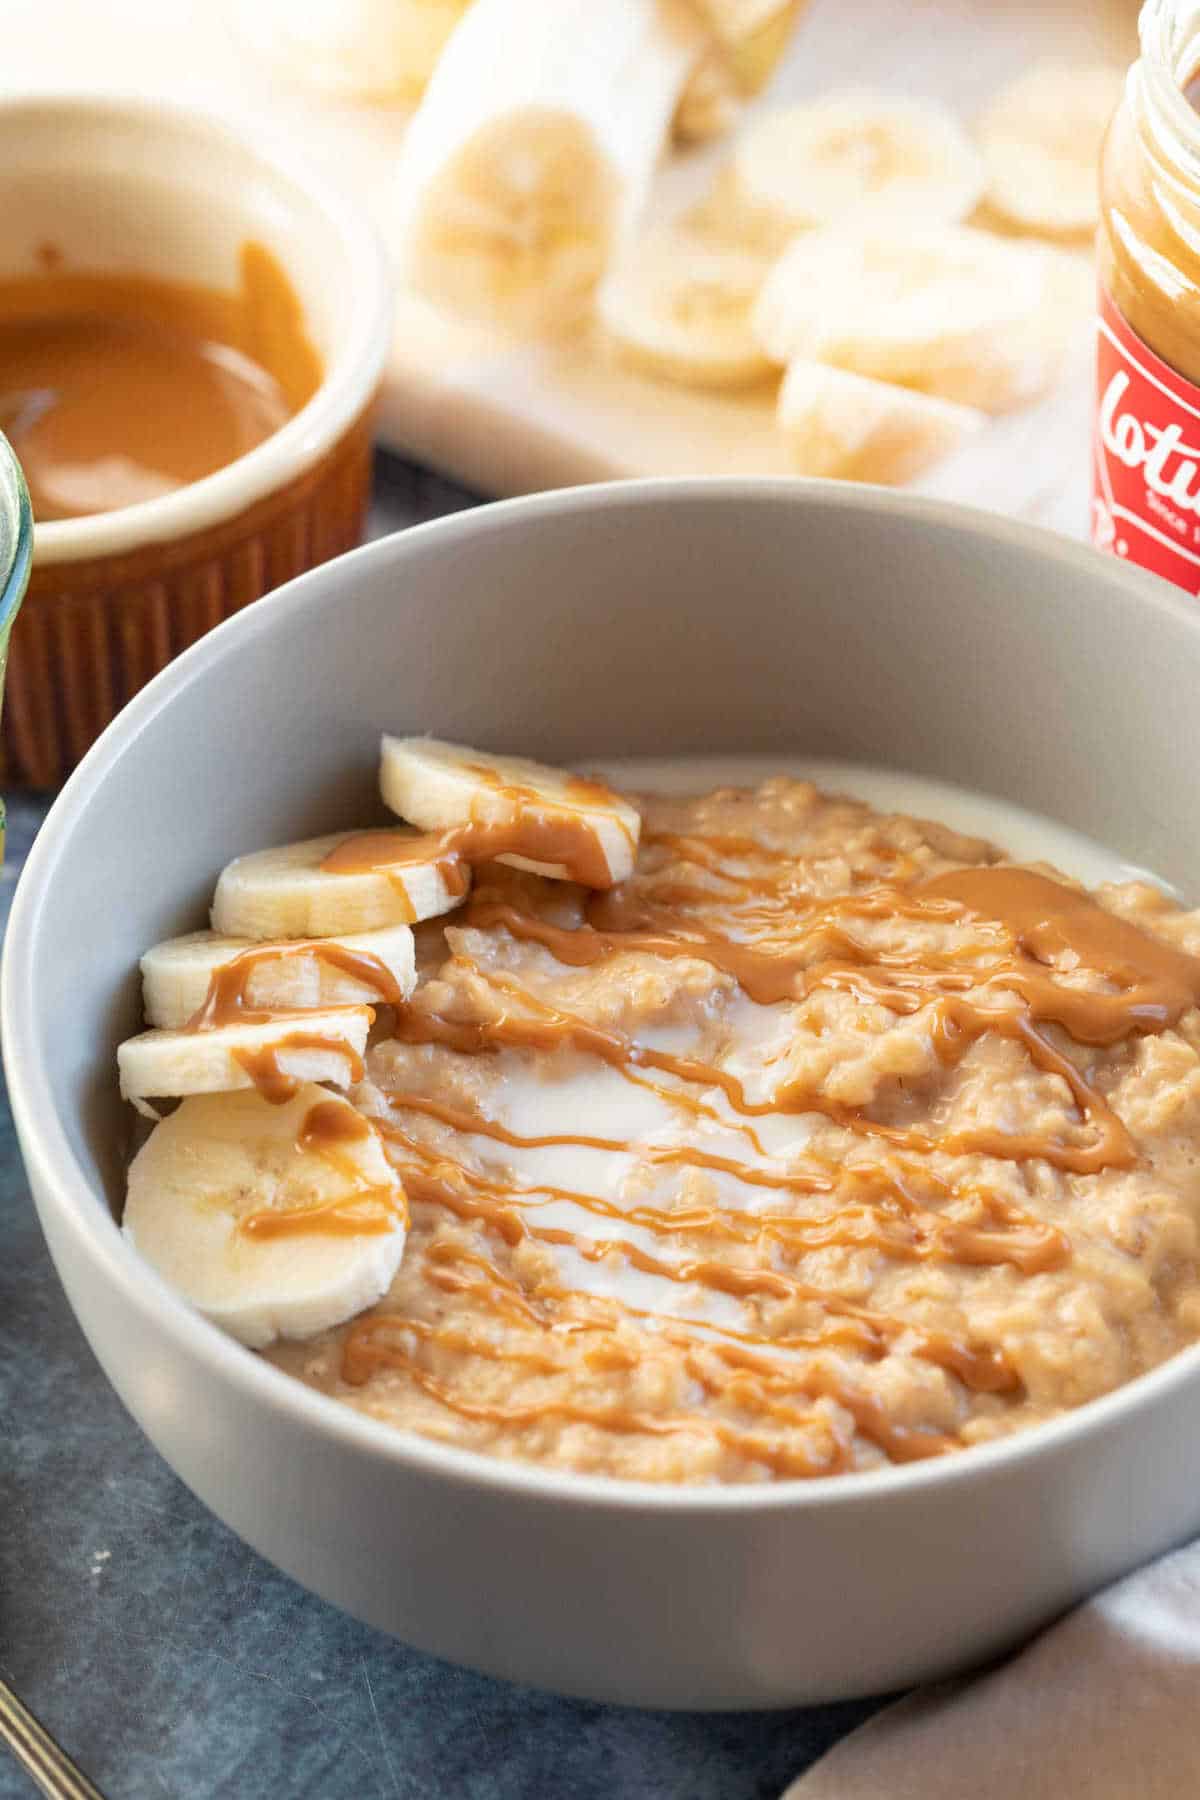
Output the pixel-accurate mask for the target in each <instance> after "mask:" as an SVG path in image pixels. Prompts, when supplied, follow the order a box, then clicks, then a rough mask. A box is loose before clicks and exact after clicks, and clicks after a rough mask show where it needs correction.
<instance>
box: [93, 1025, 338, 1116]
mask: <svg viewBox="0 0 1200 1800" xmlns="http://www.w3.org/2000/svg"><path fill="white" fill-rule="evenodd" d="M371 1017H372V1015H371V1009H370V1008H369V1007H367V1006H341V1007H332V1008H327V1009H326V1010H325V1011H323V1012H301V1013H280V1014H279V1015H278V1016H277V1017H275V1018H273V1019H268V1020H265V1021H258V1022H252V1021H250V1020H248V1019H239V1020H235V1021H234V1022H233V1023H232V1024H228V1025H215V1026H213V1028H212V1029H211V1030H210V1031H143V1032H141V1033H140V1034H139V1035H138V1036H137V1037H132V1038H126V1040H125V1042H124V1043H123V1044H119V1045H118V1046H117V1067H118V1068H119V1070H120V1072H121V1093H122V1095H123V1097H124V1098H125V1099H126V1100H131V1101H132V1102H133V1103H134V1105H135V1106H137V1107H138V1110H139V1111H142V1112H147V1111H149V1109H148V1107H147V1106H146V1104H145V1103H146V1102H148V1101H151V1100H173V1099H180V1098H182V1097H183V1096H184V1095H186V1094H219V1093H232V1092H234V1091H236V1090H237V1089H239V1088H248V1087H258V1088H260V1089H261V1090H262V1091H263V1092H264V1093H271V1094H274V1095H275V1097H276V1098H278V1097H279V1096H280V1095H281V1094H286V1092H287V1090H288V1088H289V1087H292V1086H294V1085H295V1084H296V1083H297V1082H306V1081H328V1082H332V1083H333V1085H334V1086H335V1087H352V1086H353V1085H354V1083H355V1082H356V1081H360V1080H361V1079H362V1056H363V1051H364V1050H365V1049H366V1046H367V1034H368V1032H369V1031H370V1029H371ZM149 1116H150V1117H152V1118H153V1117H154V1116H155V1115H154V1113H153V1112H152V1111H149Z"/></svg>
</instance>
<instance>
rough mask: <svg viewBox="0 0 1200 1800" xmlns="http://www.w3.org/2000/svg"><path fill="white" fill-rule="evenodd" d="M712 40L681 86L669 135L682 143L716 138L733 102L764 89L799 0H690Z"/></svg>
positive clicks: (732, 113)
mask: <svg viewBox="0 0 1200 1800" xmlns="http://www.w3.org/2000/svg"><path fill="white" fill-rule="evenodd" d="M693 4H694V5H695V6H696V9H697V11H698V12H699V14H700V17H701V18H702V19H703V20H704V22H705V24H706V25H707V26H708V27H709V28H710V29H711V30H712V32H713V34H714V42H713V45H712V47H711V49H709V50H708V51H707V52H706V53H705V55H704V56H703V58H702V59H701V61H700V63H699V64H698V65H697V67H696V68H695V69H694V70H693V72H692V75H691V78H690V80H689V81H688V84H687V86H686V88H685V89H684V91H683V95H682V97H681V99H680V102H679V105H678V107H677V109H676V112H675V122H674V126H673V135H674V137H675V139H676V141H677V142H679V143H684V144H698V143H706V142H707V141H708V140H710V139H711V138H715V137H720V136H722V135H723V134H724V133H725V132H726V131H728V130H729V128H730V126H731V125H732V124H733V123H734V121H735V120H736V118H737V116H738V113H739V112H740V110H741V108H740V105H739V102H740V101H741V100H742V99H744V98H745V97H747V96H749V95H751V94H757V93H758V92H759V90H760V89H761V88H764V87H765V86H766V84H767V82H768V81H769V80H770V78H771V75H772V73H773V72H774V69H775V66H776V64H777V63H778V62H779V59H780V57H781V56H782V55H783V53H784V50H785V49H786V48H787V41H788V38H789V36H790V35H791V32H792V28H793V26H794V25H795V23H796V19H797V16H798V14H799V12H800V7H801V4H802V0H693Z"/></svg>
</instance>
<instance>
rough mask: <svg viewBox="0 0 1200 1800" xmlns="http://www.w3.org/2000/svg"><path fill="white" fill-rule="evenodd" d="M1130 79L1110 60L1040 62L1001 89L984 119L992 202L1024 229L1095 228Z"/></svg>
mask: <svg viewBox="0 0 1200 1800" xmlns="http://www.w3.org/2000/svg"><path fill="white" fill-rule="evenodd" d="M1123 84H1124V75H1123V73H1122V71H1121V70H1120V69H1116V68H1113V67H1111V66H1109V65H1107V64H1098V65H1095V66H1093V67H1090V68H1077V67H1073V66H1071V65H1070V64H1057V63H1040V64H1038V65H1037V66H1036V67H1035V68H1032V69H1029V70H1028V71H1027V72H1026V73H1025V74H1024V75H1022V76H1021V77H1020V78H1019V79H1018V80H1017V81H1014V82H1013V83H1012V84H1011V86H1009V87H1006V88H1005V89H1004V90H1003V92H1002V93H1000V94H998V95H997V96H996V98H995V100H993V102H992V104H991V105H990V106H989V107H988V109H987V111H986V112H985V113H984V115H983V117H982V118H981V119H980V121H979V144H980V148H981V149H982V151H983V157H984V163H985V165H986V168H987V194H986V199H987V204H988V206H989V207H990V208H992V210H993V211H994V212H996V213H997V214H999V216H1000V217H1001V218H1002V219H1003V220H1004V221H1005V222H1006V223H1007V224H1009V225H1012V226H1015V227H1016V229H1017V230H1019V231H1030V232H1041V233H1044V234H1045V235H1046V236H1050V237H1067V236H1072V235H1079V234H1081V233H1084V232H1089V231H1093V230H1094V229H1095V227H1096V224H1097V222H1098V220H1099V216H1100V200H1099V195H1100V188H1099V180H1098V172H1097V165H1098V163H1099V160H1100V147H1101V145H1102V143H1103V141H1104V133H1105V131H1106V130H1107V129H1108V122H1109V120H1110V119H1111V118H1112V115H1113V113H1114V111H1115V110H1116V107H1117V102H1118V101H1119V100H1120V98H1121V90H1122V86H1123Z"/></svg>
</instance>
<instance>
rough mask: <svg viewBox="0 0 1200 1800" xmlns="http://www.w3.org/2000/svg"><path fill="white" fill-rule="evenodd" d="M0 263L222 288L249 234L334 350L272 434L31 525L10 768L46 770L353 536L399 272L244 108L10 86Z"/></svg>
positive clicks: (5, 736)
mask: <svg viewBox="0 0 1200 1800" xmlns="http://www.w3.org/2000/svg"><path fill="white" fill-rule="evenodd" d="M0 223H2V229H0V276H8V277H11V276H14V275H20V274H24V273H34V272H36V271H37V270H38V269H39V268H42V267H44V266H45V258H46V254H47V246H50V247H52V252H53V253H54V254H55V256H56V257H61V259H62V265H63V266H64V267H66V268H70V269H78V270H88V271H100V272H114V273H117V272H119V273H123V274H130V273H141V274H146V275H150V276H155V277H158V278H160V279H162V278H165V279H169V280H179V281H186V282H194V283H202V284H205V285H208V286H212V287H217V288H224V289H231V288H233V287H235V286H236V285H237V279H238V264H239V258H240V254H241V250H242V246H243V245H244V244H246V243H247V242H252V243H257V244H262V245H265V247H266V248H267V249H268V250H269V251H271V252H272V254H273V255H274V256H275V258H276V259H277V260H278V262H279V263H280V264H281V266H282V268H283V269H284V271H285V273H286V275H287V277H288V279H289V281H290V282H291V285H292V287H293V288H294V290H295V292H296V294H297V296H298V298H299V300H300V303H301V306H302V308H303V312H304V319H305V325H306V329H307V331H308V333H309V335H310V337H311V338H312V341H313V343H314V344H315V346H316V348H317V350H318V352H319V353H320V356H321V361H322V365H323V369H324V375H323V379H322V381H321V385H320V387H319V388H318V389H317V391H316V393H315V394H314V395H313V397H312V399H311V400H309V401H308V403H307V404H306V405H305V406H303V407H302V408H301V410H300V411H299V412H297V413H296V414H295V415H294V416H293V417H292V418H291V419H289V420H288V422H287V423H286V424H285V425H284V426H283V427H282V428H281V429H280V430H279V431H277V432H275V433H274V434H273V436H271V437H269V438H267V439H266V440H265V441H264V442H263V443H261V444H259V445H258V446H257V447H256V448H255V449H253V450H251V451H250V452H248V454H246V455H245V456H242V457H239V458H238V459H237V460H236V461H235V462H232V463H230V464H228V465H227V466H226V467H225V468H222V469H219V470H217V472H216V473H215V474H212V475H209V476H206V477H205V478H204V479H203V480H201V481H196V482H193V483H191V484H190V485H189V486H187V487H184V488H180V489H178V490H177V491H176V492H175V493H173V494H168V495H166V496H164V497H163V498H161V499H156V500H150V501H146V502H144V503H142V504H139V505H136V506H129V507H125V508H122V509H121V510H119V511H114V512H109V513H100V514H96V515H93V516H91V517H87V518H79V519H66V520H61V521H56V522H53V523H46V524H39V525H37V526H36V527H35V532H34V556H33V572H32V576H31V579H30V583H29V591H28V594H27V597H26V600H25V605H24V607H23V609H22V612H21V616H20V619H19V621H18V624H17V627H16V629H15V630H14V632H13V637H12V644H11V649H10V657H9V667H8V687H7V696H6V702H5V708H4V713H3V720H2V724H0V778H3V779H5V780H7V781H8V782H10V783H13V782H17V783H22V784H25V785H28V786H33V787H51V786H54V785H55V784H57V783H58V782H59V781H61V780H62V778H63V777H64V776H65V775H66V773H67V772H68V770H69V769H70V768H71V767H72V766H73V765H74V764H75V763H76V762H77V761H78V759H79V758H80V756H82V754H83V752H84V751H85V750H86V749H87V748H88V745H89V744H90V743H91V742H92V741H93V739H94V738H95V737H96V736H98V734H99V733H100V732H101V731H102V730H103V728H104V727H105V725H107V724H108V722H109V721H110V720H111V719H112V718H113V717H114V716H115V714H116V713H117V712H118V711H119V710H120V708H121V707H122V706H123V705H124V704H125V702H126V701H127V700H128V699H129V698H130V697H131V695H133V694H134V693H136V692H137V690H138V689H139V688H140V687H141V686H142V685H143V684H144V683H145V682H146V681H148V680H149V679H150V677H151V676H152V675H154V674H156V673H157V672H158V670H159V669H161V668H163V666H164V665H165V664H166V663H167V662H169V661H170V659H171V658H172V657H173V656H174V655H176V654H177V652H178V651H180V650H182V649H183V648H184V647H185V646H186V645H188V644H190V643H192V642H194V640H195V639H196V638H198V637H200V636H201V635H202V634H203V633H204V632H205V631H207V630H209V628H210V627H211V626H213V625H216V624H218V623H219V622H220V620H222V619H224V618H226V617H228V615H229V614H230V613H233V612H236V611H238V609H239V608H240V607H243V606H246V605H247V604H248V603H249V602H250V601H252V600H257V599H258V598H259V596H260V595H262V594H264V593H266V592H267V591H268V589H270V588H274V587H278V586H279V585H280V583H281V582H284V581H288V580H290V579H291V578H292V576H294V575H298V574H300V573H301V572H302V571H303V570H305V569H308V568H311V567H313V566H314V565H315V564H317V563H320V562H324V561H326V560H327V559H328V558H329V557H331V556H336V555H338V554H339V553H340V552H341V551H343V550H347V549H349V548H350V547H351V546H352V545H354V544H355V543H356V542H357V541H358V539H359V537H360V535H361V532H362V525H363V519H364V514H365V510H366V503H367V498H368V493H369V487H370V474H371V413H372V403H373V400H374V396H375V394H376V391H377V389H378V385H379V380H380V376H381V373H382V369H383V363H384V358H385V356H386V354H387V347H388V343H389V341H390V337H391V329H392V307H391V283H390V275H389V271H388V266H387V262H386V259H385V256H384V253H383V250H382V247H381V245H380V244H379V242H378V239H377V238H376V236H375V233H374V231H373V230H372V228H371V226H370V225H369V224H368V223H367V221H366V220H365V218H363V217H362V216H361V214H359V213H358V212H357V211H356V209H355V208H354V206H353V204H352V202H350V201H348V200H346V199H345V198H343V197H341V196H339V195H338V194H337V193H336V192H335V191H333V190H332V189H329V188H327V187H326V186H325V184H324V183H323V182H322V181H321V180H320V179H318V178H317V177H315V176H314V175H312V174H311V173H310V172H308V171H304V170H296V169H294V168H292V167H291V166H290V159H280V157H279V156H278V155H277V154H276V152H275V151H274V149H269V148H264V147H262V146H260V145H257V144H254V143H252V142H250V141H248V140H247V139H246V138H245V136H244V135H243V133H242V129H241V127H240V126H238V127H231V126H230V125H229V124H227V123H226V122H224V121H223V120H220V119H218V118H215V117H211V116H207V115H205V114H201V113H197V112H194V111H192V110H191V109H190V108H185V107H181V106H178V105H176V104H174V103H169V102H163V101H158V100H147V99H125V98H120V99H108V98H94V97H90V96H82V95H69V96H68V95H51V96H34V97H24V98H14V99H5V100H3V101H0Z"/></svg>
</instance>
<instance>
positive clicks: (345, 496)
mask: <svg viewBox="0 0 1200 1800" xmlns="http://www.w3.org/2000/svg"><path fill="white" fill-rule="evenodd" d="M372 410H373V409H372V408H371V407H368V408H367V409H366V410H365V411H363V412H362V413H360V414H359V416H358V418H357V419H355V421H354V422H353V424H352V425H351V426H350V427H349V429H348V430H347V431H345V432H344V433H343V434H342V436H341V437H340V438H338V439H337V440H336V442H334V443H333V444H332V445H331V446H330V447H329V449H328V450H327V451H325V453H324V454H323V455H322V456H321V457H320V458H319V459H318V460H317V461H316V462H315V463H313V464H311V465H310V466H309V468H307V469H306V470H304V471H303V473H302V474H300V475H298V476H296V477H295V479H294V480H292V481H290V482H288V483H287V484H286V485H285V486H283V487H280V488H279V489H277V490H276V491H275V492H274V493H271V494H268V495H267V496H266V497H265V498H264V499H262V500H259V501H257V502H256V503H255V504H253V505H251V506H249V507H247V508H245V510H244V511H242V512H240V513H237V514H235V515H234V516H233V517H231V518H229V519H225V520H222V521H221V522H220V523H219V524H216V525H212V526H209V527H207V528H205V529H203V530H200V531H195V532H192V533H189V534H188V535H187V536H185V537H182V538H177V539H174V540H171V541H168V542H165V543H151V544H143V545H141V546H139V547H137V548H134V549H132V550H129V551H125V552H123V553H121V554H118V555H112V556H104V557H97V558H95V559H92V560H87V561H78V562H58V563H54V562H51V563H46V564H43V565H40V566H39V563H38V560H37V555H36V551H35V555H34V566H33V573H32V576H31V578H30V583H29V591H28V594H27V595H26V598H25V604H24V606H23V608H22V611H21V615H20V618H19V620H18V621H17V623H16V626H15V628H14V630H13V635H12V643H11V646H10V650H9V662H8V679H7V691H6V695H5V705H4V712H3V717H2V720H0V779H3V780H4V781H5V782H7V783H9V784H12V783H18V784H21V785H25V786H28V787H35V788H50V787H55V786H57V785H58V784H59V782H61V781H62V780H63V779H64V778H65V776H66V775H67V774H69V772H70V770H71V769H72V768H73V767H74V765H75V764H76V763H77V762H78V761H79V759H80V757H81V756H82V755H83V753H84V751H85V750H87V749H88V747H89V746H90V745H91V744H92V743H93V742H94V741H95V739H96V738H97V737H98V736H99V735H100V733H101V732H102V731H103V729H104V727H105V726H106V725H107V724H109V723H110V721H111V720H112V719H114V718H115V717H116V715H117V713H118V712H119V711H120V710H121V708H122V706H124V705H125V703H126V701H127V700H129V699H131V698H132V696H133V695H134V694H135V693H136V692H137V691H138V689H139V688H141V687H144V686H145V684H146V682H147V681H149V680H150V678H151V676H152V675H156V674H157V673H158V671H159V670H160V669H162V668H165V667H166V665H167V663H168V662H170V660H171V658H172V657H173V656H176V655H178V653H179V651H181V650H184V649H186V648H187V646H188V645H189V644H192V643H195V641H196V639H197V638H199V637H202V636H203V635H204V633H205V632H206V631H209V630H211V628H212V627H213V626H214V625H218V624H220V622H221V620H222V619H226V618H228V617H229V616H230V614H231V613H235V612H238V611H240V609H241V608H242V607H243V606H248V605H250V603H251V602H252V601H254V600H257V599H259V598H260V597H261V596H262V595H263V594H265V593H268V592H269V591H270V590H271V589H272V588H276V587H279V586H280V585H281V583H283V582H285V581H290V580H291V579H292V577H293V576H295V575H300V574H302V573H303V572H304V570H305V569H311V568H314V567H315V566H316V565H317V564H318V563H323V562H327V561H328V560H329V558H330V557H333V556H338V555H340V554H341V552H342V551H343V550H349V549H352V548H353V547H354V545H355V544H357V543H358V541H359V539H360V538H361V536H362V530H363V523H364V520H365V517H366V508H367V501H368V498H369V493H370V484H371V415H372Z"/></svg>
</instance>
